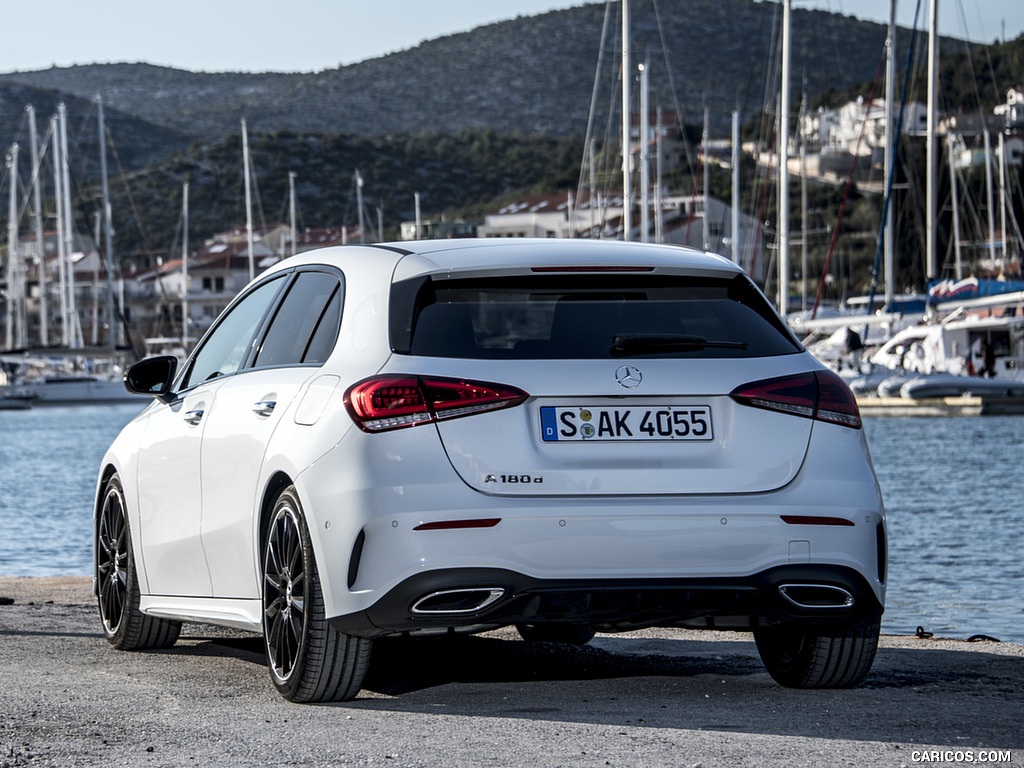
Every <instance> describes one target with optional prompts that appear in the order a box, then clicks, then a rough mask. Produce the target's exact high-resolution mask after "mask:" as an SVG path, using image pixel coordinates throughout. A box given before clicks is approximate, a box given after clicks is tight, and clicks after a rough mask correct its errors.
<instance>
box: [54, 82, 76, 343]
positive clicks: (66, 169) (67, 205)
mask: <svg viewBox="0 0 1024 768" xmlns="http://www.w3.org/2000/svg"><path fill="white" fill-rule="evenodd" d="M57 116H58V123H59V124H60V166H61V177H62V190H63V193H64V255H65V257H66V258H67V260H68V268H67V278H68V281H67V282H68V322H69V327H68V344H69V345H70V346H72V347H80V346H82V324H81V322H80V321H79V319H78V308H77V306H76V302H75V298H76V297H75V259H74V253H75V231H74V228H73V227H72V224H71V167H70V164H69V162H68V114H67V108H66V107H65V106H64V102H61V103H60V104H58V105H57Z"/></svg>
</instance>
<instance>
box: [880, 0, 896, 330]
mask: <svg viewBox="0 0 1024 768" xmlns="http://www.w3.org/2000/svg"><path fill="white" fill-rule="evenodd" d="M895 59H896V0H889V36H888V37H887V38H886V41H885V178H886V179H889V178H890V177H891V176H892V174H893V172H894V170H895V165H894V163H893V146H894V144H895V142H896V141H897V137H895V136H894V133H893V129H894V127H895V126H894V124H893V103H894V101H895V99H896V95H895V94H896V64H895ZM885 199H886V200H889V198H888V196H885ZM892 222H893V216H892V202H891V200H890V201H889V203H888V205H887V206H886V209H885V212H884V216H883V221H882V248H883V249H884V250H883V252H884V262H883V264H884V266H883V271H884V273H885V275H884V277H885V306H886V307H887V308H888V311H889V312H892V308H893V302H894V300H895V293H896V286H895V282H896V268H895V248H894V244H895V236H894V233H893V231H892Z"/></svg>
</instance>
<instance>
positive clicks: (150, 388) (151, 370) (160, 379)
mask: <svg viewBox="0 0 1024 768" xmlns="http://www.w3.org/2000/svg"><path fill="white" fill-rule="evenodd" d="M177 370H178V358H176V357H172V356H170V355H164V356H162V357H147V358H146V359H145V360H140V361H139V362H137V363H135V365H133V366H131V367H130V368H129V369H128V370H127V371H125V372H124V388H125V389H127V390H128V391H129V392H131V393H132V394H133V395H153V396H154V397H157V398H159V399H160V400H162V401H163V402H165V403H169V402H171V401H172V400H174V397H175V395H174V392H172V391H171V385H172V384H173V383H174V374H175V373H176V372H177Z"/></svg>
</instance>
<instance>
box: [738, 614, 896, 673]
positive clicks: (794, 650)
mask: <svg viewBox="0 0 1024 768" xmlns="http://www.w3.org/2000/svg"><path fill="white" fill-rule="evenodd" d="M880 626H881V619H880V618H876V619H874V620H872V621H869V622H866V623H863V624H856V625H852V626H843V627H828V626H820V627H819V626H802V625H800V624H781V625H778V626H772V627H761V628H759V629H756V630H754V641H755V642H756V643H757V652H758V653H759V654H760V656H761V661H762V662H763V663H764V666H765V669H767V670H768V674H769V675H771V676H772V677H773V678H774V679H775V681H776V682H778V683H779V684H781V685H784V686H786V687H787V688H851V687H853V686H855V685H859V684H860V683H861V682H862V681H863V680H864V678H865V676H866V675H867V674H868V672H869V671H870V670H871V664H872V663H873V662H874V660H875V651H876V650H877V648H878V634H879V629H880Z"/></svg>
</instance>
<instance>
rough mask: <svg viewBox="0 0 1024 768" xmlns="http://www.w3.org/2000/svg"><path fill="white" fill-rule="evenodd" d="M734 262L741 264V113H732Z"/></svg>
mask: <svg viewBox="0 0 1024 768" xmlns="http://www.w3.org/2000/svg"><path fill="white" fill-rule="evenodd" d="M731 224H732V227H731V228H732V260H733V262H734V263H736V264H739V263H740V113H739V112H737V111H736V110H733V113H732V216H731Z"/></svg>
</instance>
